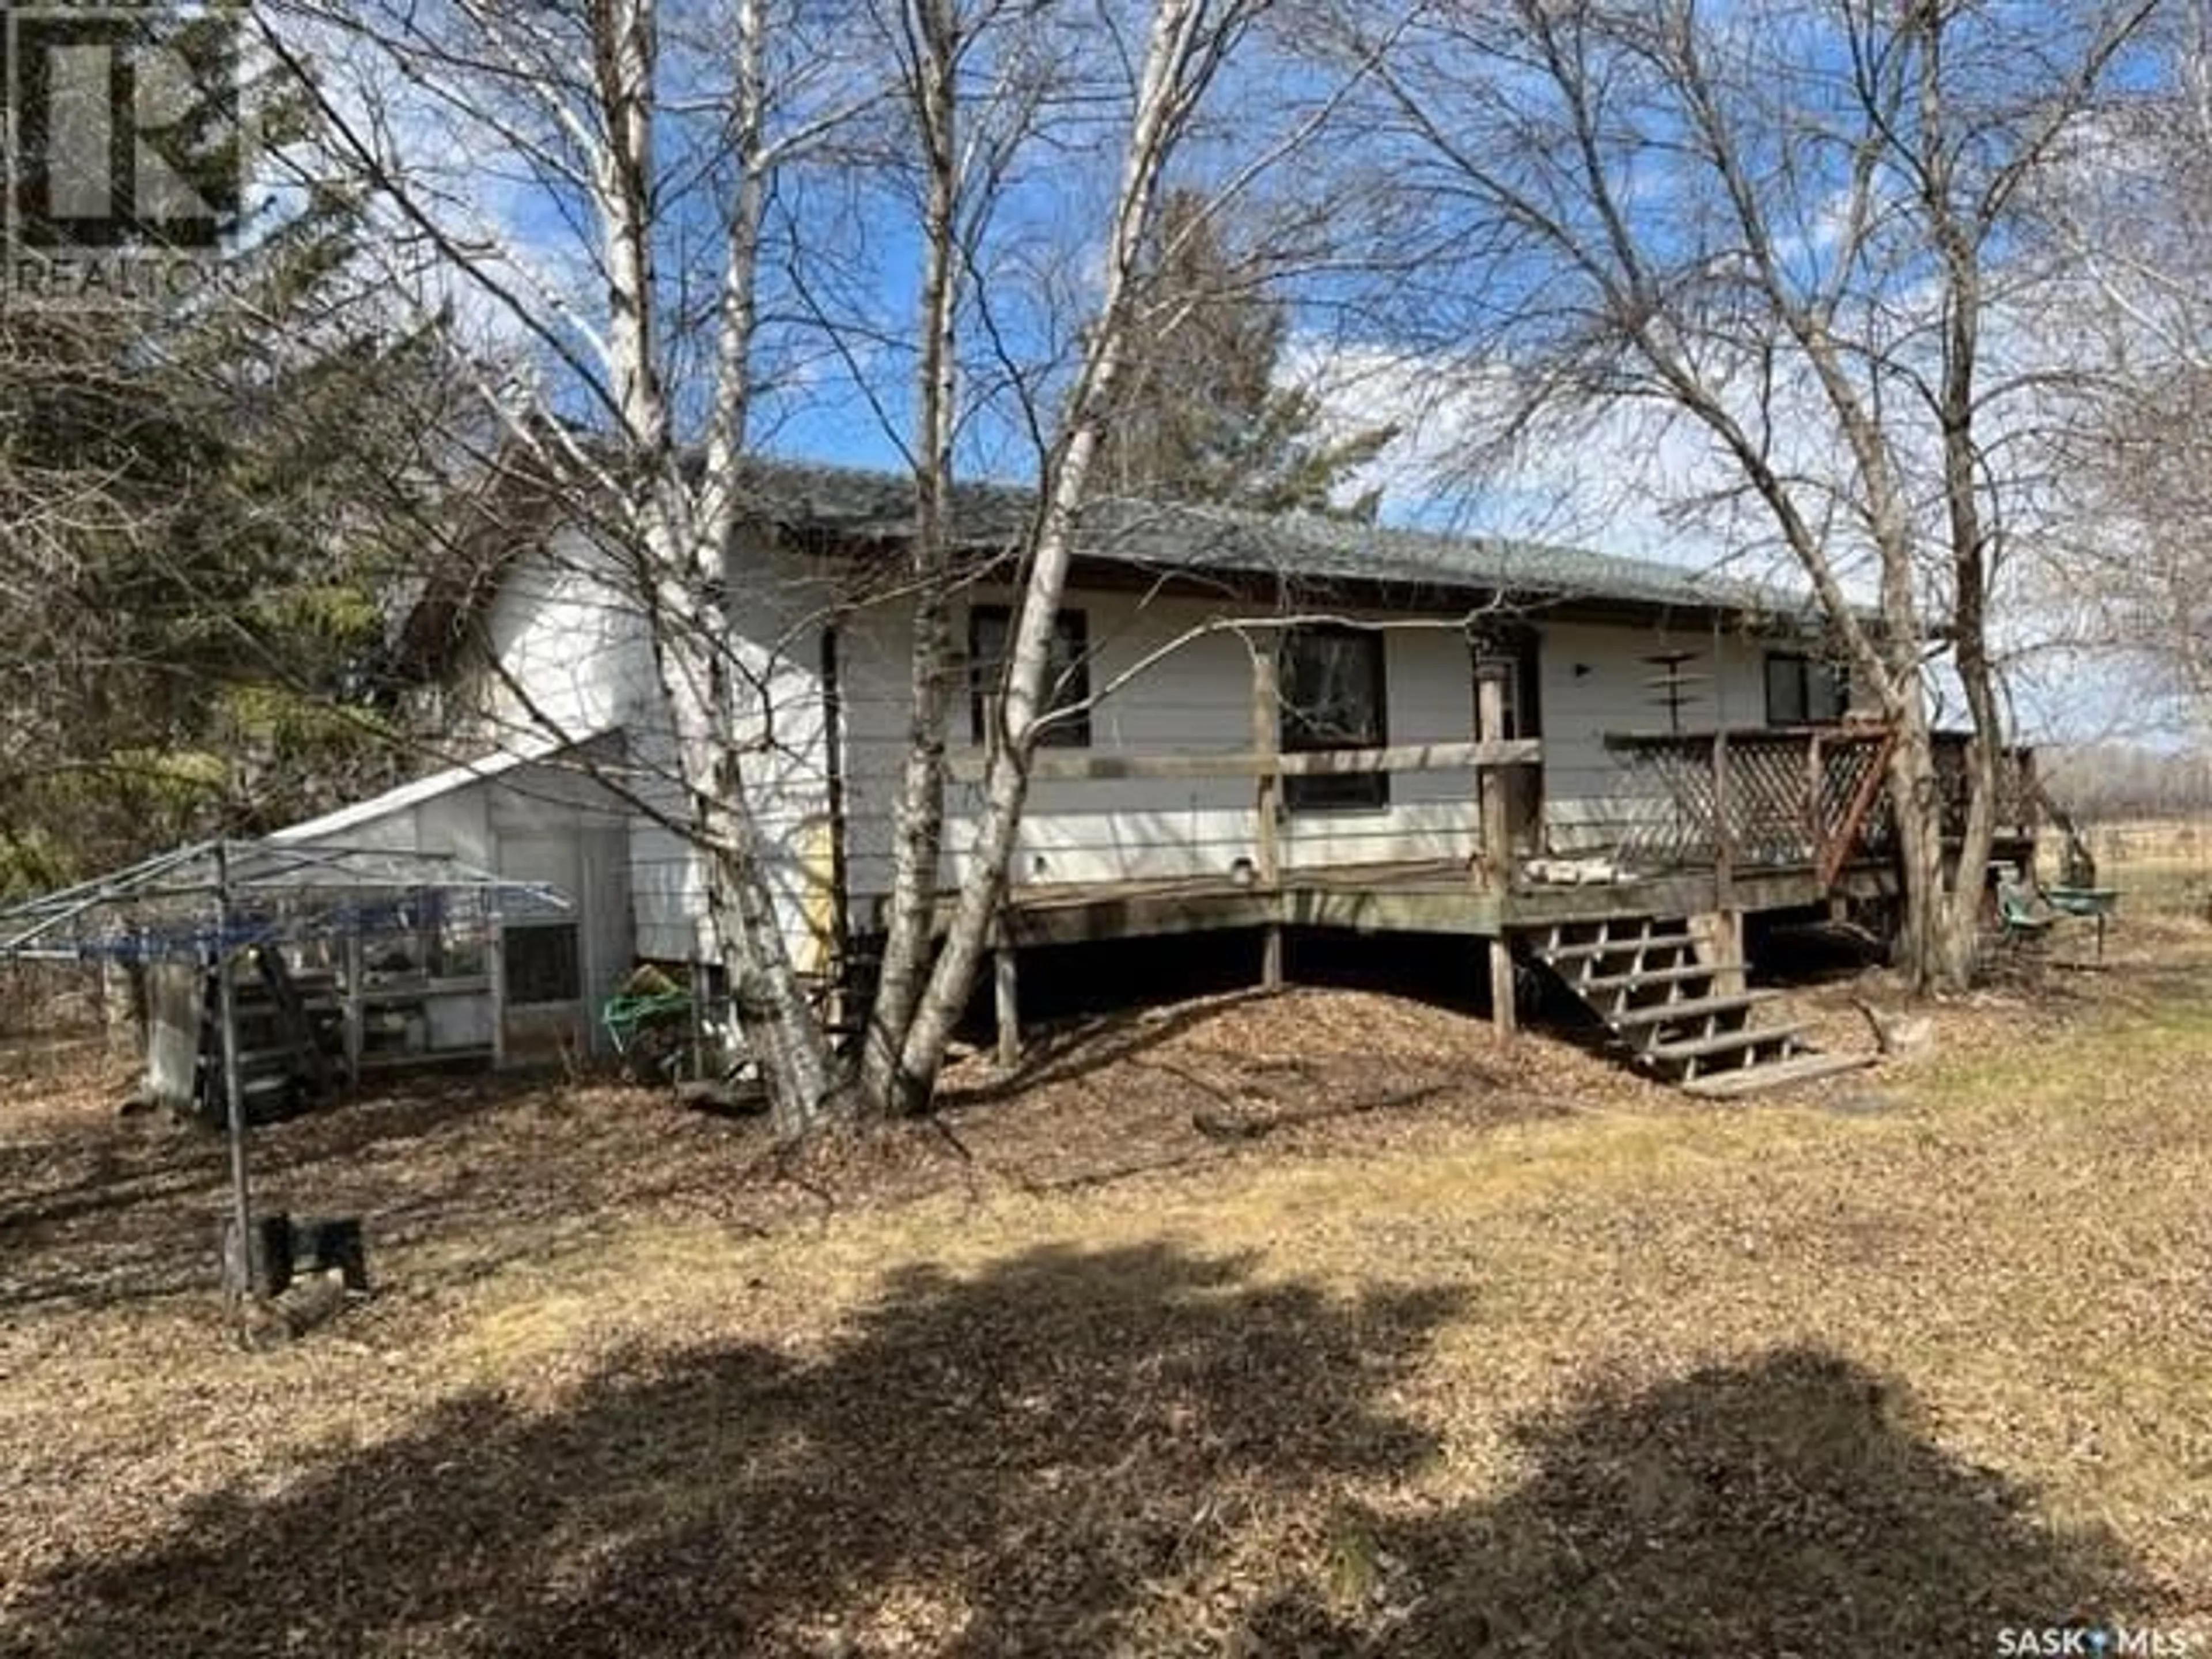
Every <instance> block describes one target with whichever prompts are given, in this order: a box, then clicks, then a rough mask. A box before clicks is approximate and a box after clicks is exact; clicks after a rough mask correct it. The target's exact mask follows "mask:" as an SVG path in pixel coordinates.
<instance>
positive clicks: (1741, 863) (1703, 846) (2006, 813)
mask: <svg viewBox="0 0 2212 1659" xmlns="http://www.w3.org/2000/svg"><path fill="white" fill-rule="evenodd" d="M1895 742H1896V738H1895V734H1894V733H1893V732H1892V730H1891V729H1890V728H1889V727H1887V726H1879V725H1870V724H1853V725H1849V726H1803V727H1789V728H1765V727H1759V728H1751V729H1746V730H1741V731H1719V732H1688V733H1670V734H1665V735H1657V736H1652V735H1643V734H1619V733H1617V734H1611V735H1608V736H1607V738H1606V746H1607V749H1609V750H1611V751H1612V752H1613V756H1614V757H1615V758H1616V759H1617V760H1618V761H1619V762H1620V763H1621V765H1622V766H1623V768H1624V769H1625V771H1626V780H1625V782H1624V785H1623V793H1624V796H1625V799H1626V803H1627V811H1626V813H1625V814H1624V821H1623V823H1622V827H1621V834H1620V847H1619V849H1618V850H1619V854H1620V858H1621V859H1622V860H1623V861H1624V862H1626V863H1628V864H1631V865H1635V866H1650V867H1656V868H1662V869H1684V868H1690V869H1696V868H1712V869H1717V870H1722V871H1727V870H1731V869H1800V868H1802V869H1810V870H1813V871H1814V872H1816V873H1817V874H1818V875H1819V877H1820V880H1821V881H1822V883H1823V884H1830V883H1832V882H1834V881H1835V879H1836V878H1837V877H1838V875H1839V874H1840V873H1841V872H1843V871H1844V869H1846V868H1849V867H1850V866H1854V865H1860V864H1868V863H1875V862H1879V861H1881V860H1884V859H1887V858H1888V857H1889V856H1891V855H1892V854H1893V853H1894V851H1895V849H1896V845H1897V817H1896V814H1895V812H1894V811H1893V810H1892V805H1891V799H1890V782H1889V762H1890V757H1891V754H1892V751H1893V748H1894V745H1895ZM1966 746H1967V738H1966V735H1965V734H1964V733H1962V732H1939V733H1937V734H1936V787H1937V788H1938V790H1939V791H1940V793H1941V795H1942V812H1943V830H1944V834H1945V835H1946V836H1951V837H1956V836H1961V835H1963V834H1964V832H1965V829H1966V797H1967V788H1966ZM2035 823H2036V810H2035V791H2034V769H2033V750H2027V749H2007V750H2003V751H2002V754H2001V755H2000V757H1999V765H1998V771H1997V799H1996V825H1997V829H1998V832H1999V834H2000V835H2014V836H2027V835H2031V834H2033V829H2034V826H2035Z"/></svg>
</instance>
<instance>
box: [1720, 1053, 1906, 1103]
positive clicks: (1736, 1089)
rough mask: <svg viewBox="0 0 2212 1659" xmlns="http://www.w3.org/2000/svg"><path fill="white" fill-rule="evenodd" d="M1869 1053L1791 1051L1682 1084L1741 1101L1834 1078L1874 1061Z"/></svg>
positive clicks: (1873, 1057) (1721, 1098)
mask: <svg viewBox="0 0 2212 1659" xmlns="http://www.w3.org/2000/svg"><path fill="white" fill-rule="evenodd" d="M1874 1061H1875V1056H1874V1055H1872V1054H1793V1055H1791V1056H1790V1058H1789V1059H1787V1060H1769V1061H1767V1062H1766V1063H1765V1064H1764V1065H1760V1066H1743V1067H1741V1068H1740V1069H1738V1070H1736V1071H1733V1072H1717V1073H1714V1074H1713V1075H1712V1076H1711V1077H1699V1078H1692V1079H1690V1080H1689V1081H1688V1082H1686V1083H1684V1084H1683V1085H1681V1086H1682V1088H1684V1089H1685V1090H1686V1091H1688V1092H1690V1093H1691V1094H1693V1095H1698V1096H1701V1097H1704V1098H1705V1099H1707V1100H1741V1099H1742V1098H1743V1097H1746V1096H1747V1095H1757V1094H1764V1093H1765V1092H1766V1091H1768V1090H1770V1089H1787V1088H1790V1087H1792V1086H1793V1085H1796V1084H1800V1083H1814V1082H1817V1081H1819V1080H1820V1079H1822V1078H1826V1077H1835V1076H1838V1075H1839V1074H1840V1073H1844V1072H1856V1071H1857V1070H1859V1069H1860V1068H1861V1067H1862V1066H1871V1065H1872V1064H1874Z"/></svg>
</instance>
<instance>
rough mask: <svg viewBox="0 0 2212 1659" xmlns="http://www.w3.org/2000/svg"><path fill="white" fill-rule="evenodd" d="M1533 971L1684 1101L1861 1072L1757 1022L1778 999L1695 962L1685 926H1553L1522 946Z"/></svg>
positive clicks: (1626, 921)
mask: <svg viewBox="0 0 2212 1659" xmlns="http://www.w3.org/2000/svg"><path fill="white" fill-rule="evenodd" d="M1522 945H1523V948H1524V949H1526V950H1527V951H1528V953H1529V954H1530V955H1532V956H1533V957H1534V958H1535V960H1536V961H1538V962H1539V963H1542V964H1543V965H1544V966H1545V967H1546V968H1547V969H1550V970H1551V972H1552V973H1553V975H1556V976H1557V977H1558V978H1559V981H1561V982H1562V983H1563V984H1565V986H1566V987H1567V988H1568V989H1569V990H1571V991H1572V992H1573V993H1574V994H1576V996H1577V997H1579V998H1580V999H1581V1000H1582V1001H1583V1003H1584V1004H1585V1005H1586V1006H1588V1007H1589V1010H1590V1012H1592V1013H1594V1014H1595V1015H1596V1016H1597V1018H1599V1019H1600V1020H1601V1021H1603V1022H1604V1024H1605V1026H1606V1029H1607V1030H1609V1031H1611V1032H1612V1033H1613V1038H1614V1040H1615V1042H1617V1043H1618V1044H1619V1045H1620V1048H1621V1049H1622V1051H1623V1052H1624V1054H1626V1057H1627V1058H1628V1059H1629V1060H1632V1062H1633V1063H1634V1064H1636V1065H1637V1066H1641V1067H1642V1068H1644V1070H1646V1071H1649V1072H1650V1073H1653V1074H1654V1075H1655V1076H1657V1077H1659V1078H1662V1079H1665V1080H1666V1081H1668V1082H1670V1083H1674V1084H1677V1085H1680V1086H1681V1087H1682V1088H1684V1089H1686V1090H1687V1091H1689V1092H1691V1093H1692V1094H1695V1095H1703V1096H1705V1097H1710V1098H1713V1099H1723V1100H1727V1099H1735V1098H1738V1097H1742V1096H1745V1095H1753V1094H1759V1093H1762V1092H1764V1091H1767V1090H1770V1089H1780V1088H1786V1087H1788V1086H1790V1085H1792V1084H1798V1083H1809V1082H1811V1081H1813V1080H1814V1079H1816V1078H1824V1077H1832V1076H1834V1075H1835V1074H1836V1073H1839V1072H1848V1071H1852V1070H1856V1069H1857V1067H1859V1066H1864V1065H1866V1064H1867V1063H1868V1062H1869V1060H1870V1059H1871V1056H1869V1055H1865V1054H1821V1053H1820V1052H1818V1051H1817V1050H1815V1049H1814V1048H1811V1047H1810V1046H1809V1045H1808V1043H1807V1042H1806V1041H1805V1036H1804V1031H1805V1028H1804V1027H1803V1026H1802V1025H1797V1024H1778V1023H1772V1022H1763V1021H1761V1020H1760V1019H1759V1018H1758V1015H1759V1011H1760V1010H1761V1009H1762V1008H1763V1007H1764V1006H1765V1005H1766V1004H1768V1003H1770V1002H1772V1001H1774V1000H1777V998H1778V996H1779V993H1778V992H1774V991H1753V990H1747V989H1745V988H1744V964H1743V963H1741V961H1738V960H1733V959H1730V958H1729V957H1727V956H1726V955H1725V954H1717V953H1714V952H1712V951H1708V952H1707V953H1706V954H1705V955H1704V956H1702V957H1701V956H1700V954H1699V942H1698V940H1697V939H1696V938H1695V937H1694V936H1693V935H1692V933H1691V931H1690V928H1689V926H1688V924H1687V923H1686V922H1684V921H1679V920H1667V919H1662V918H1660V917H1656V916H1635V917H1627V918H1622V917H1613V918H1609V919H1607V920H1606V921H1581V922H1562V923H1559V924H1557V925H1555V926H1553V927H1548V928H1545V929H1543V930H1541V931H1539V932H1536V933H1532V934H1529V935H1528V936H1526V937H1525V938H1524V939H1522Z"/></svg>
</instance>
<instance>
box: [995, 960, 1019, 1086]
mask: <svg viewBox="0 0 2212 1659" xmlns="http://www.w3.org/2000/svg"><path fill="white" fill-rule="evenodd" d="M991 1008H992V1012H993V1014H994V1016H995V1018H996V1020H997V1023H998V1033H999V1064H1000V1066H1003V1067H1005V1068H1006V1070H1007V1071H1010V1072H1011V1071H1012V1070H1013V1069H1014V1067H1015V1066H1018V1065H1020V1064H1021V1063H1022V1005H1021V982H1020V979H1019V976H1018V969H1016V967H1015V965H1014V948H1013V946H1012V945H997V946H994V948H993V950H992V951H991Z"/></svg>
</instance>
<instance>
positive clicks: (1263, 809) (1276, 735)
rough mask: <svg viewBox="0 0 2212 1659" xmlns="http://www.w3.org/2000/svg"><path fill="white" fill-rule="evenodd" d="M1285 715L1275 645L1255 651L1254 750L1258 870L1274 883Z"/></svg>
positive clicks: (1278, 870) (1278, 860)
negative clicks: (1258, 761)
mask: <svg viewBox="0 0 2212 1659" xmlns="http://www.w3.org/2000/svg"><path fill="white" fill-rule="evenodd" d="M1281 719H1282V717H1281V714H1280V713H1279V700H1278V694H1277V689H1276V678H1275V653H1274V652H1273V649H1272V648H1270V649H1267V650H1255V651H1254V652H1253V653H1252V752H1253V753H1254V754H1255V755H1257V756H1259V757H1260V759H1261V766H1260V771H1259V775H1258V776H1257V777H1256V778H1255V780H1254V782H1253V787H1252V811H1253V821H1254V826H1255V827H1254V833H1253V852H1254V863H1255V874H1257V875H1258V877H1259V878H1260V879H1261V881H1263V882H1265V883H1267V885H1269V886H1270V887H1272V886H1273V885H1274V884H1276V883H1277V881H1279V879H1280V878H1281V876H1282V869H1281V849H1280V848H1279V846H1278V844H1277V842H1276V833H1277V825H1278V817H1279V814H1278V808H1279V805H1280V804H1281V801H1282V794H1283V775H1282V773H1281V771H1280V770H1279V768H1278V767H1277V766H1276V765H1275V764H1273V763H1274V762H1275V761H1276V760H1277V759H1278V757H1279V749H1280V746H1281V732H1282V727H1281Z"/></svg>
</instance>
